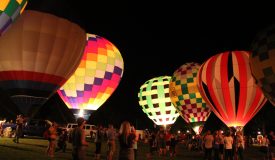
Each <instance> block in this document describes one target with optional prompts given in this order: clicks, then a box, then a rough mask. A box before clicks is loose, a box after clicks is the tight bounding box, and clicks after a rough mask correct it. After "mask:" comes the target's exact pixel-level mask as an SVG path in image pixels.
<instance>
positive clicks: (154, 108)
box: [138, 76, 179, 125]
mask: <svg viewBox="0 0 275 160" xmlns="http://www.w3.org/2000/svg"><path fill="white" fill-rule="evenodd" d="M170 79H171V77H169V76H161V77H157V78H153V79H150V80H148V81H146V82H145V83H144V84H143V85H142V86H141V87H140V91H139V93H138V98H139V105H140V106H141V107H142V110H143V112H144V113H146V114H147V116H148V117H149V118H150V119H151V120H153V122H154V123H155V124H157V125H168V124H173V123H174V122H175V121H176V120H177V118H178V116H179V113H177V111H176V109H175V107H174V106H173V104H172V103H171V99H170V97H169V82H170Z"/></svg>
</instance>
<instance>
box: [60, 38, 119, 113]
mask: <svg viewBox="0 0 275 160" xmlns="http://www.w3.org/2000/svg"><path fill="white" fill-rule="evenodd" d="M123 67H124V63H123V59H122V56H121V54H120V52H119V50H118V49H117V48H116V47H115V46H114V45H113V44H112V43H111V42H109V41H108V40H106V39H105V38H103V37H100V36H97V35H93V34H87V44H86V48H85V51H84V55H83V57H82V60H81V63H80V65H79V66H78V68H77V70H76V71H75V73H74V74H73V75H72V77H71V78H70V79H69V80H68V81H67V82H66V83H65V84H64V85H63V86H62V87H61V88H60V90H58V94H59V95H60V97H61V98H62V100H63V101H64V102H65V103H66V105H67V106H68V108H70V109H78V110H80V111H81V112H82V111H83V110H97V109H98V108H99V107H100V106H101V105H102V104H103V103H104V102H105V101H106V100H107V99H108V98H109V97H110V96H111V94H112V93H113V92H114V91H115V89H116V88H117V86H118V84H119V82H120V80H121V77H122V74H123Z"/></svg>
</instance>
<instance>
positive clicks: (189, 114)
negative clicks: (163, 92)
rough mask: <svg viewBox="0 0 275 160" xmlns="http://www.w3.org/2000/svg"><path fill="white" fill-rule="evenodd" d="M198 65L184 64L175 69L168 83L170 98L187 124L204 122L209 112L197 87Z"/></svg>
mask: <svg viewBox="0 0 275 160" xmlns="http://www.w3.org/2000/svg"><path fill="white" fill-rule="evenodd" d="M199 68H200V64H198V63H193V62H191V63H186V64H184V65H182V66H181V67H180V68H179V69H177V70H176V71H175V72H174V74H173V76H172V79H171V82H170V86H169V87H170V98H171V101H172V103H173V104H174V106H175V108H176V109H177V111H178V112H179V113H180V115H181V117H182V118H183V119H184V120H185V121H186V122H187V123H194V122H205V121H206V120H207V118H208V117H209V115H210V113H211V110H210V108H209V106H207V105H206V102H205V101H204V100H203V99H202V97H201V94H200V92H199V90H198V87H197V73H198V71H199Z"/></svg>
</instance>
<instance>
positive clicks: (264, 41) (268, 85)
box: [249, 25, 275, 106]
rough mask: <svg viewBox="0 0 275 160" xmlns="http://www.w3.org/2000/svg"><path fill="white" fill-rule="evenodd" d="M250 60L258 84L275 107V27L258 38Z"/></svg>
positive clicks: (266, 30) (263, 32)
mask: <svg viewBox="0 0 275 160" xmlns="http://www.w3.org/2000/svg"><path fill="white" fill-rule="evenodd" d="M249 59H250V66H251V70H252V74H253V76H254V77H255V79H256V80H257V84H258V85H259V86H260V87H261V89H262V91H263V93H264V94H265V96H266V97H267V98H268V99H269V101H270V102H271V103H272V104H273V105H274V106H275V25H273V26H270V27H268V28H266V29H264V30H263V31H261V32H260V33H259V34H258V35H257V36H256V38H255V40H254V41H253V43H252V56H250V58H249Z"/></svg>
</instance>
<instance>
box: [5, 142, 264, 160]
mask: <svg viewBox="0 0 275 160" xmlns="http://www.w3.org/2000/svg"><path fill="white" fill-rule="evenodd" d="M47 145H48V141H47V140H44V139H38V138H23V139H20V143H18V144H16V143H14V142H13V141H12V138H0V160H50V159H51V158H49V157H47V156H46V154H45V151H46V148H47ZM117 150H118V147H117ZM148 150H149V149H148V145H147V144H142V143H140V144H139V146H138V158H137V159H138V160H146V153H147V152H148ZM177 150H179V152H178V155H177V156H176V157H175V158H174V160H202V159H203V153H202V152H197V151H187V150H186V149H185V148H184V147H183V146H182V145H178V149H177ZM71 151H72V150H71V144H69V143H68V147H67V151H66V152H65V153H62V152H56V153H55V157H54V158H52V159H55V160H69V159H72V158H71ZM94 151H95V145H94V143H90V145H89V147H88V151H87V155H88V159H89V160H92V159H94V158H93V157H94ZM105 155H106V143H103V145H102V160H105V159H106V157H105ZM115 157H117V153H116V155H115ZM115 159H117V158H115ZM153 159H154V160H158V159H160V158H159V157H157V156H155V157H154V158H153ZM168 159H170V158H169V157H167V160H168ZM262 159H263V154H262V153H261V152H259V150H258V149H257V148H255V147H253V148H249V149H246V150H245V160H262Z"/></svg>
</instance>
